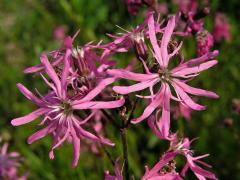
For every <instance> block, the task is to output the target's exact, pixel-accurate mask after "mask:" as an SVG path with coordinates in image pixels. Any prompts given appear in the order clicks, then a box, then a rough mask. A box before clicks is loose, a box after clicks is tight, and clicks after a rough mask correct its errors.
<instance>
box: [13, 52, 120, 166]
mask: <svg viewBox="0 0 240 180" xmlns="http://www.w3.org/2000/svg"><path fill="white" fill-rule="evenodd" d="M71 53H72V52H71V50H70V49H67V50H66V54H65V55H64V67H63V70H62V73H61V74H60V77H61V78H59V75H58V74H57V73H56V71H55V70H54V69H53V67H52V65H51V64H50V63H49V61H48V58H47V56H46V54H43V55H42V56H41V62H42V65H43V66H44V71H45V72H46V73H47V74H48V76H49V77H50V79H51V82H50V81H48V80H47V79H46V78H45V77H44V76H43V75H42V77H43V79H44V81H45V83H46V84H47V85H48V86H49V88H50V89H51V91H49V93H48V94H47V95H46V96H42V95H40V94H39V97H37V96H35V95H34V94H33V93H32V92H30V91H29V90H28V89H27V88H26V87H24V86H23V85H22V84H18V85H17V86H18V88H19V90H20V91H21V93H22V94H23V95H24V96H25V97H26V98H27V99H29V100H30V101H32V102H33V103H34V104H36V105H37V106H38V107H39V108H38V109H37V110H35V111H33V112H32V113H30V114H28V115H26V116H23V117H20V118H16V119H13V120H12V121H11V123H12V125H14V126H19V125H23V124H27V123H29V122H32V121H33V120H35V119H37V118H38V117H40V116H44V119H43V120H42V122H41V124H40V125H42V126H45V128H43V129H41V130H39V131H37V132H36V133H34V134H33V135H32V136H30V137H29V138H28V143H29V144H32V143H33V142H35V141H37V140H39V139H41V138H43V137H45V136H47V135H51V136H53V144H52V148H51V151H50V153H49V157H50V158H51V159H53V158H54V150H55V149H56V148H58V147H60V146H61V145H62V144H63V142H64V141H65V140H66V139H68V140H69V139H70V140H71V143H72V144H73V161H72V166H73V167H76V166H77V163H78V159H79V155H80V140H81V139H88V140H90V141H93V142H99V143H103V144H107V145H110V146H113V145H114V144H113V143H112V142H110V141H109V140H108V139H105V138H103V137H101V136H96V135H94V134H92V133H90V132H89V131H86V130H84V129H83V126H84V125H85V124H86V123H87V122H88V121H89V120H90V119H91V118H92V116H93V115H94V112H93V113H91V114H89V115H87V116H85V118H83V119H82V118H80V117H78V116H76V115H75V114H74V112H75V111H77V110H87V109H88V110H96V109H112V108H118V107H120V106H122V105H123V104H124V99H119V100H115V101H94V100H93V99H94V98H95V97H96V96H97V95H98V94H100V93H101V92H102V91H103V89H104V88H105V87H106V86H107V85H109V84H111V83H113V82H114V81H115V78H105V79H103V80H101V81H99V82H98V84H96V86H95V87H91V89H88V87H87V86H84V85H83V86H79V87H78V88H79V89H78V91H76V92H77V94H69V92H68V87H69V84H70V83H69V78H68V77H69V74H70V69H71V66H70V65H71V64H72V63H71V61H72V56H71Z"/></svg>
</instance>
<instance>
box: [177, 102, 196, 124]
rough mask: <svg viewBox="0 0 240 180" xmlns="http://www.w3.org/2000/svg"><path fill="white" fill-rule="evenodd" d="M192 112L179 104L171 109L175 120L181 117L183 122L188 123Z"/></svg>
mask: <svg viewBox="0 0 240 180" xmlns="http://www.w3.org/2000/svg"><path fill="white" fill-rule="evenodd" d="M192 112H193V110H192V109H191V108H189V107H187V106H185V105H183V104H182V103H179V104H178V105H177V106H175V107H174V108H173V115H174V118H175V119H178V118H179V117H183V118H184V119H185V120H187V121H190V120H191V114H192Z"/></svg>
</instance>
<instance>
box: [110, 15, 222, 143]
mask: <svg viewBox="0 0 240 180" xmlns="http://www.w3.org/2000/svg"><path fill="white" fill-rule="evenodd" d="M148 27H149V37H150V41H151V44H152V47H153V56H154V58H155V60H156V64H157V68H154V69H153V70H151V71H154V72H151V71H150V69H149V68H148V67H147V65H146V63H145V62H144V61H142V63H143V65H144V67H145V72H146V73H145V74H140V73H134V72H130V71H127V70H123V69H113V70H107V73H108V74H109V75H112V76H114V77H116V78H124V79H129V80H133V81H137V82H138V83H137V84H134V85H132V86H115V87H113V90H114V91H115V92H117V93H119V94H129V93H132V92H138V91H141V90H144V89H147V88H148V89H149V90H150V95H149V96H139V95H137V96H138V97H141V98H147V99H150V100H151V103H150V104H149V105H148V106H147V107H146V109H145V110H144V112H143V114H142V115H141V116H140V117H138V118H136V119H133V120H132V123H139V122H141V121H143V120H144V119H146V118H148V117H149V116H150V115H151V114H152V113H153V112H154V111H155V110H156V113H157V116H158V115H160V113H161V118H160V120H159V121H157V125H158V128H159V130H160V132H161V133H162V136H163V137H165V138H166V139H168V138H169V137H168V136H169V128H170V99H173V100H176V101H178V102H180V103H182V104H183V105H185V106H187V107H189V108H191V109H193V110H197V111H200V110H204V109H205V107H204V106H202V105H199V104H197V103H195V102H194V101H193V100H192V98H191V97H190V96H189V95H188V94H191V95H197V96H205V97H210V98H218V95H216V94H215V93H213V92H210V91H206V90H202V89H197V88H194V87H191V86H189V85H187V84H186V81H187V80H191V79H192V78H193V77H195V76H197V75H199V73H200V72H202V71H204V70H206V69H209V68H211V67H212V66H214V65H216V64H217V61H216V60H210V59H212V58H214V57H215V56H216V55H217V54H218V51H214V52H211V53H206V54H204V55H203V56H201V57H199V58H195V59H191V60H189V61H187V62H183V61H182V62H180V64H179V65H178V66H177V67H175V68H173V69H171V70H169V68H168V65H169V61H170V60H171V59H172V57H174V56H175V55H177V54H178V51H179V49H180V48H181V45H182V43H180V45H178V47H175V49H174V50H172V51H171V52H169V49H168V45H169V42H170V40H171V36H172V33H173V30H174V27H175V16H171V17H170V19H169V21H168V24H167V26H166V28H165V30H164V34H163V36H162V40H161V44H160V46H159V45H158V41H157V38H156V32H155V24H154V18H153V15H151V16H150V18H149V21H148ZM157 85H158V86H160V88H159V90H158V92H154V86H157ZM170 86H172V87H173V89H174V90H175V93H176V95H177V97H174V96H173V94H172V92H171V90H170Z"/></svg>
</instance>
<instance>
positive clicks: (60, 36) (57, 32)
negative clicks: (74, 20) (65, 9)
mask: <svg viewBox="0 0 240 180" xmlns="http://www.w3.org/2000/svg"><path fill="white" fill-rule="evenodd" d="M53 37H54V39H55V40H56V41H62V40H64V38H65V37H66V27H65V26H57V27H55V29H54V31H53Z"/></svg>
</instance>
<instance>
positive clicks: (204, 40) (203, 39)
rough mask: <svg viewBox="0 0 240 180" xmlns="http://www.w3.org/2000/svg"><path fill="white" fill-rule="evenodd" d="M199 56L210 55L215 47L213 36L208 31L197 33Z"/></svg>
mask: <svg viewBox="0 0 240 180" xmlns="http://www.w3.org/2000/svg"><path fill="white" fill-rule="evenodd" d="M196 36H197V54H198V56H202V55H204V54H206V53H209V52H210V51H211V50H210V49H211V48H212V47H213V45H214V40H213V36H212V35H211V34H210V33H209V32H208V31H206V30H204V31H199V32H198V33H197V35H196Z"/></svg>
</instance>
